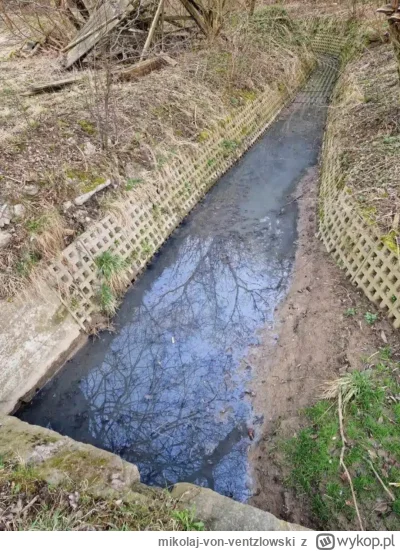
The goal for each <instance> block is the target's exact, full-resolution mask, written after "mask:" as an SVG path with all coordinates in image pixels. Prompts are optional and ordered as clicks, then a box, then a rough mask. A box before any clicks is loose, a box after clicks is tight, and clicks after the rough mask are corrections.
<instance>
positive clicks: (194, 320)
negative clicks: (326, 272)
mask: <svg viewBox="0 0 400 551" xmlns="http://www.w3.org/2000/svg"><path fill="white" fill-rule="evenodd" d="M325 115H326V109H325V108H324V107H321V106H318V105H308V106H307V105H306V106H305V105H296V104H294V105H293V106H292V107H291V108H290V109H289V110H286V111H285V112H284V113H283V114H282V116H281V117H280V119H279V120H277V121H276V122H275V123H274V124H273V126H272V127H271V128H270V129H269V131H268V132H267V133H266V135H265V136H264V137H263V138H262V139H261V140H260V141H258V142H257V143H256V144H255V145H254V146H253V148H252V149H251V150H250V151H249V152H248V153H247V154H246V155H245V156H244V157H243V159H242V160H241V161H240V162H239V163H238V164H237V165H236V166H235V167H233V168H232V169H231V170H230V171H229V172H228V173H227V174H226V175H225V176H224V177H223V178H221V180H220V182H219V183H218V184H217V185H216V186H215V187H214V188H213V189H212V190H211V191H210V193H209V194H208V195H207V197H206V198H205V199H204V201H202V203H201V204H199V205H198V206H197V207H196V209H194V211H193V212H192V213H191V214H190V215H189V217H188V218H187V220H186V221H185V223H184V224H183V225H182V226H181V227H180V228H178V229H177V230H176V231H175V232H174V234H173V235H172V237H171V238H170V239H169V240H168V242H167V243H166V244H165V246H164V247H163V248H162V249H161V251H160V252H159V253H158V255H157V256H156V258H155V259H154V260H153V263H152V264H151V265H150V266H149V269H148V270H147V271H146V272H145V273H144V274H143V276H142V277H141V278H140V280H139V281H138V282H137V283H135V285H134V286H132V288H131V289H130V291H129V292H128V294H127V295H126V297H125V299H124V303H123V305H122V307H121V310H120V312H119V313H118V315H117V317H116V320H115V325H116V327H117V331H116V332H115V333H114V334H106V333H104V334H102V335H101V336H100V338H99V339H94V340H92V341H90V342H89V343H88V344H87V345H86V346H85V347H84V348H83V349H82V350H81V351H80V352H79V353H77V354H76V356H75V357H74V358H73V359H72V360H71V361H69V362H68V363H67V365H66V366H65V368H64V369H63V370H62V371H61V372H60V373H59V374H58V375H57V376H56V377H55V378H54V379H53V380H52V381H51V382H49V383H48V384H47V385H46V386H45V387H44V388H43V389H42V390H41V391H40V392H39V393H38V394H37V396H36V397H35V398H34V400H33V401H32V402H31V403H30V404H28V405H27V406H25V407H24V408H23V409H21V410H20V411H19V412H18V416H19V417H20V418H21V419H23V420H25V421H29V422H31V423H36V424H38V425H42V426H45V427H49V428H52V429H54V430H57V431H59V432H60V433H62V434H67V435H69V436H71V437H73V438H75V439H77V440H81V441H83V442H88V443H92V444H94V445H96V446H99V447H101V448H105V449H108V450H111V451H113V452H115V453H117V454H119V455H121V456H122V457H123V458H124V459H126V460H128V461H131V462H133V463H136V464H137V465H138V466H139V469H140V472H141V477H142V481H143V482H144V483H147V484H156V485H160V486H164V485H165V484H168V483H174V482H177V481H189V482H193V483H196V484H198V485H203V486H208V487H210V488H213V489H215V490H216V491H218V492H220V493H222V494H225V495H229V496H231V497H234V498H235V499H237V500H241V501H245V500H246V499H247V498H248V497H249V496H250V494H251V480H250V477H249V468H248V459H247V452H248V447H249V446H250V439H249V435H248V428H249V427H254V426H255V424H256V423H257V417H256V416H255V412H254V411H253V409H252V404H251V399H249V396H248V394H246V389H247V390H248V389H249V388H251V380H252V369H251V367H250V366H248V365H247V364H246V361H245V358H246V354H247V353H248V350H249V347H251V346H256V345H257V332H258V330H259V329H260V328H261V327H262V326H263V325H264V324H266V323H270V322H271V321H272V320H273V312H274V309H275V308H276V306H277V304H278V302H279V301H280V300H281V299H282V297H283V296H284V293H285V290H286V288H287V285H288V279H289V277H290V273H291V268H292V264H293V260H294V253H295V240H296V215H297V212H296V208H297V207H296V202H295V201H291V200H290V197H289V196H290V194H291V193H292V192H293V191H294V190H295V186H296V183H297V182H298V181H299V179H300V178H301V176H302V175H303V174H304V172H305V170H306V169H307V168H308V167H310V166H312V165H314V164H315V163H316V161H317V156H318V151H319V147H320V143H321V137H322V131H323V125H324V121H325ZM264 413H265V412H264Z"/></svg>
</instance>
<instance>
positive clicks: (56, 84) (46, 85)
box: [21, 75, 85, 96]
mask: <svg viewBox="0 0 400 551" xmlns="http://www.w3.org/2000/svg"><path fill="white" fill-rule="evenodd" d="M84 78H85V76H84V75H76V76H74V77H71V78H64V79H63V80H54V81H52V82H43V83H42V84H34V85H33V86H31V87H30V88H29V90H27V91H26V92H23V93H22V94H21V95H22V96H34V95H35V94H41V93H44V92H55V91H56V90H61V88H65V87H66V86H69V85H71V84H75V83H76V82H79V81H81V80H83V79H84Z"/></svg>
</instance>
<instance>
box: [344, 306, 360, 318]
mask: <svg viewBox="0 0 400 551" xmlns="http://www.w3.org/2000/svg"><path fill="white" fill-rule="evenodd" d="M356 314H357V310H356V309H355V308H347V310H346V311H345V313H344V315H345V316H346V317H348V318H351V317H353V316H355V315H356Z"/></svg>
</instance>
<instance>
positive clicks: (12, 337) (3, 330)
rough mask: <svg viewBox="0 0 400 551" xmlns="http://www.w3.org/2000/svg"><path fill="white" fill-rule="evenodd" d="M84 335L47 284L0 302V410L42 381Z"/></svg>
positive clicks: (7, 409)
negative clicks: (12, 299)
mask: <svg viewBox="0 0 400 551" xmlns="http://www.w3.org/2000/svg"><path fill="white" fill-rule="evenodd" d="M84 338H85V337H83V335H81V332H80V328H79V325H78V324H77V323H76V321H75V320H74V319H73V318H72V316H71V315H70V314H69V312H68V311H67V310H66V308H65V307H64V306H63V305H62V303H61V302H60V300H59V298H58V297H57V295H56V294H55V292H54V291H53V290H51V289H50V288H49V287H47V286H44V287H43V288H42V290H41V293H40V295H36V294H34V293H33V292H32V293H31V294H29V295H25V296H24V297H23V298H18V299H16V300H15V301H13V302H7V301H2V302H0V413H10V412H12V411H13V410H14V409H15V407H16V405H17V404H18V401H19V400H20V399H21V398H23V397H25V396H26V395H27V394H28V393H31V392H33V391H34V390H35V389H36V388H37V387H40V386H41V385H43V384H44V382H45V381H46V380H47V379H48V378H50V376H51V375H52V374H53V373H54V372H55V371H56V369H58V368H59V367H60V366H61V365H62V364H63V363H64V362H65V361H66V359H67V358H68V355H69V354H70V353H72V352H73V351H74V350H75V349H76V348H77V346H78V344H80V343H81V342H82V340H83V339H84Z"/></svg>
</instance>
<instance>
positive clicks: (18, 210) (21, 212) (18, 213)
mask: <svg viewBox="0 0 400 551" xmlns="http://www.w3.org/2000/svg"><path fill="white" fill-rule="evenodd" d="M13 213H14V216H15V217H16V218H23V217H24V216H25V213H26V208H25V207H24V205H22V204H21V203H19V204H18V205H14V207H13Z"/></svg>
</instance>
